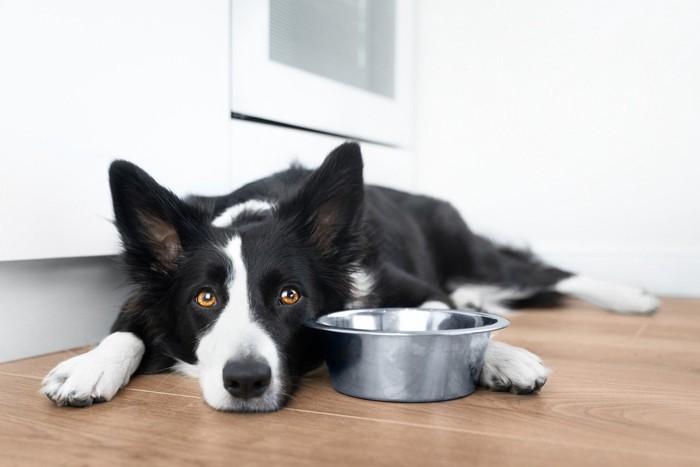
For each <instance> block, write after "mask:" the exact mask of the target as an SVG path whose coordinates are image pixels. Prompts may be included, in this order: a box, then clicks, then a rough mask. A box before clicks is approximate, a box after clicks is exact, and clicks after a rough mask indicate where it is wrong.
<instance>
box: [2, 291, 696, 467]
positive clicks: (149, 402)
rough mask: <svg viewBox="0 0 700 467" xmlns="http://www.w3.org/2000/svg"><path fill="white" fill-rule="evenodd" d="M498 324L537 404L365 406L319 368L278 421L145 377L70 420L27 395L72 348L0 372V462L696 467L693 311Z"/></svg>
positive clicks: (509, 400) (579, 312)
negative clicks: (217, 407)
mask: <svg viewBox="0 0 700 467" xmlns="http://www.w3.org/2000/svg"><path fill="white" fill-rule="evenodd" d="M511 321H512V325H511V327H510V328H508V329H506V330H504V331H502V332H501V333H500V334H499V335H498V338H499V339H501V340H503V341H505V342H508V343H511V344H514V345H519V346H523V347H526V348H528V349H530V350H532V351H533V352H536V353H538V354H540V355H541V356H542V357H543V358H544V359H545V362H546V363H547V364H548V365H549V366H550V367H551V368H553V369H554V370H555V372H554V374H553V376H552V377H551V378H550V380H549V382H548V383H547V384H546V385H545V387H544V388H543V390H542V392H541V393H540V394H538V395H534V396H514V395H511V394H503V393H493V392H489V391H486V390H483V389H479V390H477V392H475V393H474V394H472V395H471V396H469V397H466V398H464V399H461V400H456V401H451V402H443V403H429V404H395V403H382V402H370V401H364V400H359V399H353V398H350V397H347V396H343V395H341V394H339V393H336V392H335V391H334V390H333V389H332V388H331V386H330V382H329V380H328V377H327V376H326V375H325V373H324V372H322V371H321V372H317V374H315V375H313V376H311V377H309V378H307V379H306V380H305V381H304V383H303V385H302V388H301V389H300V390H299V391H298V392H297V393H296V394H295V395H294V399H293V400H292V401H291V403H290V404H289V406H288V407H287V408H285V409H283V410H281V411H279V412H276V413H271V414H263V415H254V414H230V413H217V412H214V411H212V410H210V409H209V408H208V406H207V405H205V403H204V402H203V401H202V399H201V397H200V395H199V388H198V386H197V383H196V382H195V381H192V380H188V379H185V378H183V377H180V376H176V375H157V376H141V377H136V378H135V379H134V380H133V381H132V383H131V384H130V385H129V386H128V387H127V389H125V390H122V391H121V392H120V393H119V395H118V396H117V397H116V398H115V399H114V400H113V401H112V402H110V403H107V404H98V405H95V406H93V407H91V408H88V409H74V408H58V407H55V406H53V405H52V404H51V403H50V402H49V401H48V399H46V398H45V397H44V396H42V395H40V394H39V392H38V390H39V385H40V381H41V378H42V377H43V375H44V374H45V373H46V372H47V371H48V370H49V369H51V368H52V367H53V366H54V365H55V364H56V363H58V362H59V361H61V360H63V359H64V358H66V357H68V356H69V355H72V354H73V353H74V352H62V353H57V354H52V355H47V356H43V357H39V358H34V359H30V360H23V361H17V362H11V363H6V364H2V365H0V464H1V465H3V466H4V465H58V464H65V465H106V464H133V465H178V464H182V465H218V464H230V465H266V466H274V465H324V466H326V465H360V466H368V465H391V466H394V465H418V466H432V465H489V466H493V465H498V466H507V465H517V466H520V467H521V466H527V465H536V466H545V465H556V466H564V465H565V466H573V465H613V466H625V465H634V466H643V465H663V466H676V465H693V466H698V465H700V300H682V299H667V300H664V302H663V306H662V309H661V311H660V312H659V313H658V314H656V315H655V316H652V317H643V316H619V315H613V314H609V313H606V312H603V311H600V310H597V309H594V308H592V307H589V306H588V305H584V304H581V303H578V302H574V303H572V304H570V305H569V306H568V307H567V308H566V309H563V310H547V311H544V310H541V311H537V310H535V311H528V312H524V313H520V314H517V315H515V316H513V317H512V319H511Z"/></svg>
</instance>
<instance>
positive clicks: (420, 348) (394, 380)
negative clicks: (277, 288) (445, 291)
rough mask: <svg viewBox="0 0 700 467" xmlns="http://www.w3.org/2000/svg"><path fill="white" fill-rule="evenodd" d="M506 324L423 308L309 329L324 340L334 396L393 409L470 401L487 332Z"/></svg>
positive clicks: (367, 313) (337, 318) (376, 312)
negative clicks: (389, 404) (403, 405)
mask: <svg viewBox="0 0 700 467" xmlns="http://www.w3.org/2000/svg"><path fill="white" fill-rule="evenodd" d="M509 324H510V323H509V322H508V320H506V319H504V318H501V317H499V316H494V315H489V314H486V313H479V312H473V311H463V310H428V309H421V308H385V309H369V310H348V311H339V312H336V313H330V314H327V315H324V316H320V317H318V318H316V319H314V320H311V321H309V322H307V326H309V327H311V328H314V329H317V330H319V331H321V332H322V334H323V335H324V336H325V344H326V348H325V351H326V363H327V364H328V370H329V372H330V376H331V380H332V381H333V386H334V387H335V389H336V390H338V391H339V392H342V393H343V394H347V395H349V396H354V397H360V398H363V399H372V400H379V401H395V402H430V401H442V400H449V399H456V398H459V397H464V396H466V395H469V394H471V393H472V392H473V391H474V389H475V388H476V384H477V382H478V380H479V374H480V373H481V367H482V365H483V363H484V353H485V351H486V345H487V344H488V340H489V335H490V334H491V331H495V330H498V329H502V328H505V327H506V326H508V325H509Z"/></svg>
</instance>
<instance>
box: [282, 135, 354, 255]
mask: <svg viewBox="0 0 700 467" xmlns="http://www.w3.org/2000/svg"><path fill="white" fill-rule="evenodd" d="M362 169H363V164H362V153H361V152H360V146H359V145H358V144H357V143H344V144H342V145H340V146H338V147H337V148H335V149H334V150H333V151H332V152H331V153H330V154H329V155H328V156H326V159H325V160H324V161H323V164H321V166H320V167H319V168H318V169H316V170H314V171H313V172H312V173H311V174H310V175H309V176H308V177H307V178H306V179H305V180H304V181H303V182H302V183H301V186H300V187H299V189H298V190H297V191H296V192H295V193H294V194H293V195H292V196H290V197H289V198H288V199H287V200H285V201H283V202H282V203H280V207H279V215H280V218H282V219H288V220H290V221H291V223H292V228H294V229H295V231H296V232H298V233H299V234H300V235H302V236H303V237H305V238H310V239H311V240H312V241H313V243H314V244H315V245H316V246H317V248H318V249H319V250H320V251H321V253H323V254H328V255H333V256H337V255H338V254H341V253H340V251H339V250H343V248H341V245H342V246H343V247H347V246H349V244H351V243H352V242H353V240H355V239H356V237H357V235H358V234H359V228H360V225H361V223H362V218H363V216H362V211H363V209H362V208H363V202H364V181H363V177H362ZM335 260H340V258H336V259H335Z"/></svg>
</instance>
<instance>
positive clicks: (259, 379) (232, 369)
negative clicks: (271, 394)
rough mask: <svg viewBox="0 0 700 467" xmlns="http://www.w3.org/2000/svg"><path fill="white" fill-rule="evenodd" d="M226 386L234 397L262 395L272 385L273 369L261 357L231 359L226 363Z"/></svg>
mask: <svg viewBox="0 0 700 467" xmlns="http://www.w3.org/2000/svg"><path fill="white" fill-rule="evenodd" d="M223 376H224V387H225V388H226V390H227V391H228V392H229V394H231V395H232V396H233V397H239V398H241V399H250V398H253V397H260V396H262V395H263V393H264V392H265V391H266V390H267V388H268V387H269V386H270V379H271V377H272V370H270V366H269V365H268V364H267V362H265V361H264V360H261V359H254V358H248V359H245V360H229V361H228V362H226V365H224V371H223Z"/></svg>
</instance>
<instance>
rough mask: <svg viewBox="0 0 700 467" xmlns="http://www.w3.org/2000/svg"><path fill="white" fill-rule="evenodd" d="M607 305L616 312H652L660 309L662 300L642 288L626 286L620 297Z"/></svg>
mask: <svg viewBox="0 0 700 467" xmlns="http://www.w3.org/2000/svg"><path fill="white" fill-rule="evenodd" d="M620 287H623V286H620ZM607 305H608V306H605V308H607V309H608V310H610V311H614V312H616V313H641V314H650V313H654V312H655V311H656V310H658V309H659V305H660V302H659V299H658V298H656V297H655V296H653V295H651V294H649V293H647V292H645V291H644V290H642V289H637V288H634V287H625V288H624V289H623V290H621V291H620V293H619V297H618V298H617V299H616V300H611V301H610V303H608V304H607Z"/></svg>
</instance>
